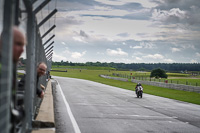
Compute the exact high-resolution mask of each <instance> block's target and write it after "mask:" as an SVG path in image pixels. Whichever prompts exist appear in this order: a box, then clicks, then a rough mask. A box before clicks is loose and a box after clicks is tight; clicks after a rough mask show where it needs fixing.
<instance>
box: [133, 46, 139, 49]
mask: <svg viewBox="0 0 200 133" xmlns="http://www.w3.org/2000/svg"><path fill="white" fill-rule="evenodd" d="M130 48H132V49H140V48H142V46H134V47H133V46H130Z"/></svg>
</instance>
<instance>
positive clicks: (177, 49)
mask: <svg viewBox="0 0 200 133" xmlns="http://www.w3.org/2000/svg"><path fill="white" fill-rule="evenodd" d="M171 50H172V52H173V53H174V52H179V51H181V49H179V48H171Z"/></svg>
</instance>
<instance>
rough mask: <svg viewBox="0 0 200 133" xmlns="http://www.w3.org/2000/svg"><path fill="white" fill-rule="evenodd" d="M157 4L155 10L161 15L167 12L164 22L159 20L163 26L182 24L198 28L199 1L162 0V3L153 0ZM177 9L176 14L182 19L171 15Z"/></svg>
mask: <svg viewBox="0 0 200 133" xmlns="http://www.w3.org/2000/svg"><path fill="white" fill-rule="evenodd" d="M154 2H156V3H157V4H158V6H157V7H155V9H157V10H160V11H161V13H166V12H169V14H167V15H166V14H163V15H166V17H165V19H164V20H160V21H162V22H163V23H165V24H170V23H183V24H189V25H194V26H197V27H199V23H200V13H199V12H200V1H199V0H163V2H160V1H157V0H155V1H154ZM175 9H177V11H176V13H179V14H181V12H184V14H182V17H180V16H177V15H175V14H173V13H172V14H171V13H170V12H171V11H172V10H175Z"/></svg>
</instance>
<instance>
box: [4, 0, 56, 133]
mask: <svg viewBox="0 0 200 133" xmlns="http://www.w3.org/2000/svg"><path fill="white" fill-rule="evenodd" d="M50 1H51V0H44V1H43V2H42V3H40V4H36V5H38V6H37V7H34V3H35V2H37V0H0V32H2V34H1V41H2V43H1V46H2V48H1V53H0V57H1V58H0V132H2V133H9V132H20V133H29V132H31V131H32V128H33V127H32V123H33V121H34V118H35V116H36V115H37V110H38V107H39V105H40V103H41V99H40V98H38V97H37V96H36V89H35V88H36V87H37V85H39V84H40V83H41V84H43V85H45V86H46V78H47V77H46V76H43V77H41V78H40V79H39V84H37V85H36V77H37V72H36V69H37V63H39V62H45V63H46V64H47V71H50V69H51V62H52V56H53V46H52V44H53V43H54V42H51V43H50V44H48V43H49V42H50V41H51V40H52V39H53V38H54V37H55V35H52V32H51V31H53V29H54V28H55V27H56V26H55V20H54V25H53V26H52V27H50V25H49V26H48V27H49V30H46V31H45V30H44V31H43V34H42V35H41V33H42V32H41V29H40V27H42V26H43V25H44V24H45V23H46V22H47V21H48V20H49V19H50V18H51V17H52V16H53V15H54V14H55V13H56V12H57V10H56V9H54V10H53V11H52V12H50V13H49V14H48V15H47V16H46V17H45V18H43V20H41V21H40V22H37V21H38V19H37V13H38V12H40V11H41V10H42V8H44V7H45V6H46V5H47V4H49V3H50ZM55 7H56V5H55ZM54 19H55V18H54ZM13 26H17V27H20V28H21V29H24V30H25V33H26V39H27V45H26V66H25V71H26V78H25V94H24V105H23V106H24V111H25V116H24V118H23V119H21V120H20V122H18V124H16V123H15V122H13V121H11V120H10V119H11V106H12V104H11V103H12V102H11V100H12V96H13V95H15V94H16V90H14V91H13V87H12V86H13V79H14V80H17V77H16V76H15V74H13V73H17V69H14V68H17V66H16V65H15V64H14V63H13V60H12V50H13V49H12V46H13V42H12V40H13V33H12V32H13V31H12V27H13ZM47 35H48V36H50V35H52V36H51V37H50V38H48V39H46V37H47ZM13 104H14V106H15V104H16V101H14V103H13ZM11 127H14V130H11Z"/></svg>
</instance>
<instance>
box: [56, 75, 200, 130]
mask: <svg viewBox="0 0 200 133" xmlns="http://www.w3.org/2000/svg"><path fill="white" fill-rule="evenodd" d="M53 78H54V79H55V80H54V81H52V86H53V94H54V108H55V121H56V132H57V133H200V106H199V105H195V104H190V103H186V102H180V101H177V100H171V99H167V98H162V97H157V96H153V95H148V94H144V95H143V98H142V99H141V98H136V95H135V92H133V91H129V90H124V89H120V88H117V87H112V86H108V85H104V84H101V83H96V82H92V81H87V80H82V79H74V78H64V77H56V76H53ZM144 90H145V88H144Z"/></svg>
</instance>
